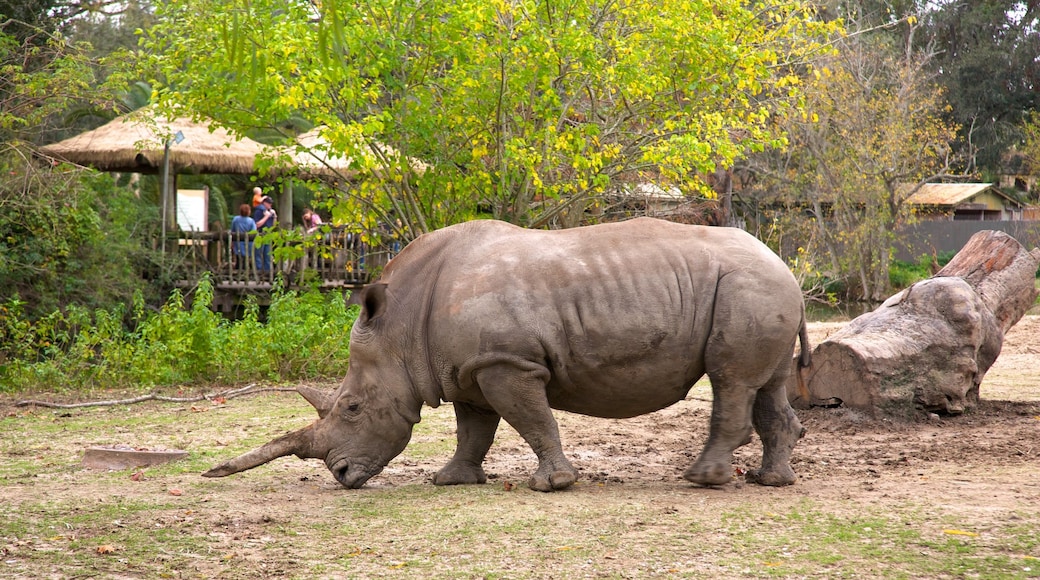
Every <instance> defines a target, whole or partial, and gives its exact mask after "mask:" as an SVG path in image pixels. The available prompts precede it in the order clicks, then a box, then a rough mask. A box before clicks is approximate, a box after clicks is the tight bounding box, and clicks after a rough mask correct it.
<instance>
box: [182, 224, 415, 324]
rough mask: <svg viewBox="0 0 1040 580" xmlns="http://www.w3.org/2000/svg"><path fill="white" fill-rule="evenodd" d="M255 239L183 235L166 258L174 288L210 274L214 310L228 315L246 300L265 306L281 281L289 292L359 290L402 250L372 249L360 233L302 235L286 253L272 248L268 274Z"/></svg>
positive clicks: (227, 233) (223, 234) (393, 245)
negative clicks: (241, 248)
mask: <svg viewBox="0 0 1040 580" xmlns="http://www.w3.org/2000/svg"><path fill="white" fill-rule="evenodd" d="M255 238H256V234H249V233H235V232H230V231H223V232H180V233H179V234H178V235H177V238H176V242H177V243H176V250H175V251H172V252H169V253H167V256H166V260H167V263H168V264H171V265H172V266H173V268H174V271H175V272H176V273H177V279H176V281H175V282H174V284H175V286H177V287H179V288H194V287H195V286H196V285H197V284H198V282H199V280H201V279H202V277H203V276H204V275H205V274H207V273H208V274H209V277H210V280H211V281H212V283H213V289H214V299H213V309H214V310H217V311H218V312H230V311H232V310H233V309H234V307H235V306H236V305H237V304H239V303H241V301H242V300H243V299H244V297H245V296H247V295H253V296H256V297H257V300H258V301H259V302H260V303H261V304H263V303H266V302H267V299H268V298H269V297H270V292H271V290H272V288H274V286H275V284H276V282H279V281H280V283H281V284H282V285H283V287H286V288H304V287H312V286H316V287H318V288H319V289H322V290H328V289H356V288H360V287H361V286H363V285H364V284H367V283H368V282H369V281H370V280H371V279H372V278H373V277H374V276H375V275H377V274H378V273H379V272H380V271H382V269H383V266H385V265H386V263H387V262H388V261H389V260H390V258H391V257H393V255H394V253H396V251H397V250H399V245H398V244H396V243H395V242H391V243H388V244H385V245H379V246H373V245H370V244H367V243H364V242H362V241H361V239H362V236H361V233H360V232H358V231H356V230H349V229H346V228H333V229H332V231H330V232H329V233H319V232H315V233H313V234H300V235H299V236H298V239H296V240H292V241H290V242H289V243H287V244H286V246H285V247H283V248H280V249H275V248H272V252H271V253H272V256H271V269H270V270H266V271H264V270H262V269H259V268H258V263H257V260H256V259H255V247H254V239H255ZM172 241H173V240H171V246H170V247H173V244H172ZM236 243H244V244H245V247H246V249H247V251H248V252H249V254H250V255H249V256H248V258H249V259H240V257H237V256H235V253H234V249H235V244H236ZM171 254H173V255H171ZM286 255H288V256H291V258H286V257H285V256H286ZM276 256H278V257H276ZM236 258H239V259H236Z"/></svg>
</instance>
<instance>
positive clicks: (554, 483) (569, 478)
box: [527, 469, 578, 491]
mask: <svg viewBox="0 0 1040 580" xmlns="http://www.w3.org/2000/svg"><path fill="white" fill-rule="evenodd" d="M577 480H578V472H577V470H575V471H553V472H552V473H549V474H548V475H545V474H543V473H542V470H540V469H539V470H538V471H536V472H535V474H534V475H532V476H531V480H530V481H529V482H527V485H528V487H530V488H531V489H533V490H535V491H556V490H558V489H566V488H568V487H570V486H572V485H574V482H575V481H577Z"/></svg>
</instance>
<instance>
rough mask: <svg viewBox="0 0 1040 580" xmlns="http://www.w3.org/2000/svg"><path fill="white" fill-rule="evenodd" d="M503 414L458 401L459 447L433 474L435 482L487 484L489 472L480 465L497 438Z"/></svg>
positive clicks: (456, 414) (456, 418)
mask: <svg viewBox="0 0 1040 580" xmlns="http://www.w3.org/2000/svg"><path fill="white" fill-rule="evenodd" d="M500 419H501V417H500V416H499V414H498V413H496V412H494V411H491V410H487V409H481V408H479V407H474V406H472V405H467V404H465V403H455V421H456V422H457V423H458V439H459V446H458V447H457V448H456V449H455V456H454V457H452V459H451V461H449V462H448V464H447V465H445V466H444V467H443V468H441V470H440V471H438V472H437V473H436V474H435V475H434V476H433V484H434V485H464V484H474V483H486V482H487V474H485V473H484V468H483V467H481V464H482V463H484V457H485V456H486V455H487V452H488V449H490V448H491V444H492V442H494V440H495V431H497V430H498V423H499V420H500Z"/></svg>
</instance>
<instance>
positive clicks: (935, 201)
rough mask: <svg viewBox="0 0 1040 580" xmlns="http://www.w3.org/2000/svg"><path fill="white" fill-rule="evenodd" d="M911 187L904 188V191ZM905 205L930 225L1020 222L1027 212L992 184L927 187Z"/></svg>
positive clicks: (945, 184) (929, 184) (932, 184)
mask: <svg viewBox="0 0 1040 580" xmlns="http://www.w3.org/2000/svg"><path fill="white" fill-rule="evenodd" d="M912 187H913V186H911V185H903V186H901V188H902V189H903V190H904V191H908V190H909V189H911V188H912ZM906 203H907V205H909V206H911V207H912V208H913V209H914V211H915V212H917V215H918V217H920V218H921V219H922V220H931V221H951V220H954V221H1018V220H1021V219H1023V216H1024V213H1025V209H1026V208H1025V206H1024V205H1023V204H1022V203H1020V202H1018V201H1017V200H1015V199H1013V198H1011V197H1009V196H1008V195H1006V194H1004V193H1003V192H1001V191H1000V190H999V189H997V187H996V186H994V185H993V184H992V183H926V184H924V185H921V186H920V187H919V188H918V189H917V191H916V192H914V193H913V194H912V195H910V197H908V198H907V200H906Z"/></svg>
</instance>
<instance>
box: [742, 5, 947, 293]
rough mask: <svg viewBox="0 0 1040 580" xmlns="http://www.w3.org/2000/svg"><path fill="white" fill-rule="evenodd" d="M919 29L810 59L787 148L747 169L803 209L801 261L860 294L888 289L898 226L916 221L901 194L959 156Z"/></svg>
mask: <svg viewBox="0 0 1040 580" xmlns="http://www.w3.org/2000/svg"><path fill="white" fill-rule="evenodd" d="M918 29H919V27H918V26H916V25H911V26H910V27H909V28H908V30H909V31H910V33H911V36H909V37H907V38H906V40H905V44H903V45H902V46H900V45H893V44H892V43H891V41H890V40H891V38H892V37H891V36H889V35H886V34H876V33H875V34H850V35H849V36H847V37H845V38H844V39H842V40H841V41H840V42H839V43H838V47H839V50H838V55H837V56H835V57H830V58H826V59H822V60H821V61H819V62H817V63H816V69H817V70H818V71H819V73H820V77H821V78H820V82H819V83H818V84H817V85H814V86H813V87H812V89H811V90H809V89H807V90H806V100H807V103H806V108H807V110H809V111H812V113H811V114H810V115H806V116H804V117H801V116H791V117H789V119H788V124H787V129H788V133H789V135H790V138H791V146H790V147H789V148H788V149H786V150H785V151H783V152H778V153H773V154H765V155H760V156H756V157H753V158H752V159H750V161H749V163H748V165H747V167H745V168H744V169H745V170H747V171H752V172H755V173H757V174H758V175H759V176H760V177H761V179H760V180H759V183H758V185H757V187H756V188H755V189H754V190H753V191H755V192H756V193H757V194H758V195H759V196H761V197H762V198H764V199H766V200H769V201H771V202H772V203H773V204H787V205H788V206H789V207H790V208H800V209H804V210H805V211H806V212H807V216H808V217H809V218H810V219H809V221H810V223H809V224H804V223H798V224H797V225H796V227H799V228H802V231H803V232H808V233H809V234H810V235H808V236H801V238H802V241H801V246H800V250H801V251H800V253H799V255H798V256H797V258H798V260H799V265H800V267H803V268H806V269H808V270H810V271H812V272H815V273H816V274H817V275H822V276H825V277H827V278H830V279H832V280H837V281H839V282H841V283H842V284H843V285H844V286H845V289H846V293H847V296H848V297H849V298H852V299H856V300H868V301H878V300H883V299H884V298H886V297H887V296H888V294H889V266H890V261H891V252H892V244H893V241H894V231H895V228H896V227H897V226H898V225H899V224H900V223H902V222H905V221H907V220H909V219H912V216H911V214H910V210H909V208H908V207H907V206H906V204H905V201H906V198H907V197H908V196H909V195H910V194H911V193H913V191H915V190H916V186H917V185H918V184H922V183H925V182H927V181H933V180H935V179H937V178H939V177H942V176H944V175H948V174H949V173H951V172H952V171H953V167H954V163H955V159H954V157H953V155H952V143H953V141H955V139H956V127H955V126H953V125H951V124H950V123H948V122H946V121H945V120H944V119H943V117H942V113H943V111H944V107H946V105H945V102H944V100H943V94H942V91H941V89H940V88H939V87H937V86H936V84H935V82H934V78H933V76H932V75H931V74H930V73H929V70H930V69H929V66H928V65H929V59H930V58H931V57H932V56H933V53H931V52H925V51H919V50H915V49H914V48H913V46H914V43H913V38H912V33H913V32H916V31H917V30H918ZM797 215H798V214H797V213H788V215H787V216H786V219H795V216H797ZM796 221H797V220H796ZM807 225H808V226H809V227H806V226H807ZM817 257H818V259H817ZM821 272H822V274H820V273H821Z"/></svg>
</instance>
